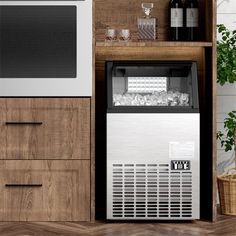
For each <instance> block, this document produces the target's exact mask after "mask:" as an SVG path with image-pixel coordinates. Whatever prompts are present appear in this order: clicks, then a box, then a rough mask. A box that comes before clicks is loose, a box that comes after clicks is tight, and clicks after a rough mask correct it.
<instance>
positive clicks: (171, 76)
mask: <svg viewBox="0 0 236 236" xmlns="http://www.w3.org/2000/svg"><path fill="white" fill-rule="evenodd" d="M143 63H144V64H143ZM143 63H141V62H133V64H132V63H131V62H128V63H127V65H125V62H123V63H122V62H113V63H112V65H111V66H112V68H110V72H111V73H110V76H109V71H108V74H107V75H108V77H110V78H107V83H108V88H107V89H108V90H109V89H110V90H111V92H108V99H110V100H111V101H110V105H111V106H113V107H139V106H142V107H146V106H149V107H150V106H151V107H152V106H155V107H193V106H194V104H195V105H196V99H197V93H198V89H197V69H196V68H197V67H196V63H195V62H182V63H181V62H152V63H150V64H148V63H147V62H143ZM107 68H108V70H109V65H108V66H107Z"/></svg>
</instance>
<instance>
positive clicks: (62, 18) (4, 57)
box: [0, 6, 76, 79]
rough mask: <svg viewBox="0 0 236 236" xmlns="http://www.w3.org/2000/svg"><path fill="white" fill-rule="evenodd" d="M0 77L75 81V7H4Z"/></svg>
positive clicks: (1, 25)
mask: <svg viewBox="0 0 236 236" xmlns="http://www.w3.org/2000/svg"><path fill="white" fill-rule="evenodd" d="M0 9H1V21H0V27H1V71H0V77H1V78H5V79H8V78H15V79H16V78H32V79H33V78H42V79H43V78H75V77H76V6H11V7H9V6H1V7H0Z"/></svg>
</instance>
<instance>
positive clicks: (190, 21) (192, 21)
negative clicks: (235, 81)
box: [186, 8, 198, 27]
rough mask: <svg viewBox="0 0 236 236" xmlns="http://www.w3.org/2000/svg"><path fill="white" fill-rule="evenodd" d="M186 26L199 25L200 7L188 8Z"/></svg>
mask: <svg viewBox="0 0 236 236" xmlns="http://www.w3.org/2000/svg"><path fill="white" fill-rule="evenodd" d="M186 18H187V19H186V26H187V27H198V8H187V14H186Z"/></svg>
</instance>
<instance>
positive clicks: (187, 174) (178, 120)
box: [107, 113, 200, 220]
mask: <svg viewBox="0 0 236 236" xmlns="http://www.w3.org/2000/svg"><path fill="white" fill-rule="evenodd" d="M199 122H200V120H199V114H197V113H196V114H187V113H186V114H173V113H172V114H171V113H168V114H156V113H155V114H153V113H152V114H145V113H142V114H140V113H138V114H137V113H134V114H127V113H126V114H121V113H109V114H107V218H108V219H189V220H190V219H198V218H199V191H200V188H199V164H200V163H199ZM180 160H183V161H190V170H172V169H171V161H180ZM152 165H156V167H152ZM152 168H153V171H154V173H153V174H154V176H153V177H152V174H150V173H149V171H150V169H152ZM116 172H117V173H116ZM139 172H140V173H139ZM139 174H140V175H141V177H140V175H139ZM142 175H143V176H144V178H143V179H141V180H140V179H138V178H142ZM149 178H150V179H149ZM178 179H179V183H178V185H177V187H176V189H175V190H176V191H175V192H177V195H178V194H180V196H179V201H180V209H179V210H178V209H177V211H178V214H179V215H178V216H176V215H175V214H172V213H173V212H174V210H175V205H173V204H172V202H173V199H174V200H178V197H177V199H175V197H174V194H173V193H172V190H173V189H172V185H173V182H178ZM138 180H140V181H141V182H143V185H142V184H141V185H140V186H141V187H140V186H139V185H138V184H137V181H138ZM150 181H151V182H153V185H154V186H150V185H149V182H150ZM163 182H164V183H165V185H164V188H163V189H162V187H163V184H162V183H163ZM129 183H130V185H129ZM132 184H133V185H132ZM129 186H130V188H129ZM115 187H118V188H117V189H116V188H115ZM140 188H141V189H140ZM137 190H138V191H141V192H143V194H144V195H145V197H144V198H143V199H140V201H141V202H143V205H144V208H145V209H144V208H142V207H143V206H142V207H140V206H139V205H138V201H137V199H139V198H138V197H139V196H140V195H138V191H137ZM151 191H154V192H156V203H157V206H156V209H157V212H156V216H155V214H153V215H152V214H149V211H150V212H152V211H153V210H154V209H155V207H153V208H152V207H151V206H150V205H149V204H148V201H149V200H150V198H148V193H149V192H151ZM126 192H129V193H130V194H131V195H132V194H133V199H134V200H130V198H129V196H128V195H129V193H128V194H126ZM163 192H166V195H165V194H163ZM185 192H187V193H186V195H184V194H185ZM116 194H118V195H116ZM154 195H155V194H154ZM154 195H153V196H154ZM120 196H121V198H119V197H120ZM154 197H155V196H154ZM185 198H186V199H185ZM125 200H126V202H127V201H128V200H130V201H131V202H132V201H133V202H134V205H133V206H132V207H131V208H130V207H129V205H127V204H126V203H125ZM160 200H161V201H164V202H166V207H164V209H163V207H162V205H161V203H160ZM116 201H117V202H118V203H117V204H118V207H117V208H116V206H115V205H114V202H116ZM119 201H121V202H119ZM154 201H155V200H154ZM184 202H187V203H189V204H190V205H191V206H190V209H189V208H188V207H189V204H187V203H186V204H187V205H188V207H184V204H185V203H184ZM119 206H122V212H121V213H120V214H121V215H120V217H114V215H113V213H114V212H115V211H116V212H118V213H119V210H120V209H119ZM177 208H178V207H177ZM185 208H188V209H186V210H187V211H189V212H190V211H191V214H189V215H188V216H186V215H185V214H184V211H185V210H184V209H185ZM130 209H131V213H132V210H133V211H134V214H133V215H132V214H126V213H125V212H128V211H130ZM138 211H140V212H141V213H140V214H139V215H138V214H136V213H137V212H138ZM162 212H164V213H163V214H162ZM118 216H119V214H118Z"/></svg>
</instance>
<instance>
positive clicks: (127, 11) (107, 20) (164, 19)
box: [95, 0, 213, 41]
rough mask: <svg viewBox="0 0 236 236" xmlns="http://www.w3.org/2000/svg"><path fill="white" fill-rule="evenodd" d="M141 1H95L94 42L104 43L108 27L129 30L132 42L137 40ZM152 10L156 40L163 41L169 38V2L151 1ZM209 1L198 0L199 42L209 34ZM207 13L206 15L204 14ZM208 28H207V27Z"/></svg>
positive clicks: (141, 13) (164, 0)
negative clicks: (156, 25)
mask: <svg viewBox="0 0 236 236" xmlns="http://www.w3.org/2000/svg"><path fill="white" fill-rule="evenodd" d="M142 2H143V0H129V1H117V0H95V5H96V9H95V10H96V11H95V17H96V18H95V21H96V41H104V35H105V29H106V28H108V27H111V28H116V29H122V28H128V29H130V30H131V36H132V40H137V31H138V29H137V18H138V17H142V16H143V12H142V9H141V4H142ZM152 2H153V3H154V9H153V12H152V16H154V17H156V18H157V19H158V40H160V41H165V40H168V38H169V10H168V6H169V0H153V1H152ZM211 7H212V5H211V1H205V0H199V9H200V19H205V20H200V22H199V23H200V27H199V28H200V30H199V40H202V41H205V40H208V39H209V37H208V35H210V34H211V33H210V32H211V27H210V26H209V24H210V22H211V20H212V18H211V17H212V16H213V15H212V14H209V13H210V10H209V9H212V8H211ZM206 12H207V13H206ZM208 26H209V27H208Z"/></svg>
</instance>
